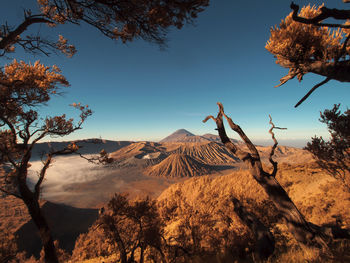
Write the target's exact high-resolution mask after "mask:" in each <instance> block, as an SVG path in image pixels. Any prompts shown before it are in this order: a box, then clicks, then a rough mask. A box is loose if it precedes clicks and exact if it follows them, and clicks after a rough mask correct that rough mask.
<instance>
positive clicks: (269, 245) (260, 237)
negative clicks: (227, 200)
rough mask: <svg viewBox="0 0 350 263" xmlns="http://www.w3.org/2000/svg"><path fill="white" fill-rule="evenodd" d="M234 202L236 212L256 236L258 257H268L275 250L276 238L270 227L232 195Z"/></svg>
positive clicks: (263, 258)
mask: <svg viewBox="0 0 350 263" xmlns="http://www.w3.org/2000/svg"><path fill="white" fill-rule="evenodd" d="M232 202H233V204H234V211H235V213H236V214H237V215H238V217H239V218H240V219H241V220H242V221H243V222H244V223H245V224H246V225H247V226H248V228H249V229H250V230H251V231H252V232H253V234H254V236H255V239H256V245H255V253H256V254H257V256H258V258H259V259H260V260H265V259H267V258H268V257H269V256H270V255H272V253H273V251H274V250H275V239H274V237H273V235H272V233H271V232H270V230H269V228H268V227H266V226H265V225H264V224H263V223H262V222H261V221H260V220H259V219H258V218H257V217H256V216H255V215H254V214H253V213H250V212H248V211H247V210H246V209H245V208H244V207H243V206H242V205H241V203H240V202H239V200H238V199H236V198H235V197H232Z"/></svg>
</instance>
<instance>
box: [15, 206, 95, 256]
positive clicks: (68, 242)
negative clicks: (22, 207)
mask: <svg viewBox="0 0 350 263" xmlns="http://www.w3.org/2000/svg"><path fill="white" fill-rule="evenodd" d="M42 210H43V213H44V215H45V217H46V219H47V221H48V224H49V226H50V228H51V231H52V234H53V238H54V239H55V240H58V241H59V244H60V247H61V248H63V249H64V250H66V251H68V252H69V253H71V252H72V250H73V248H74V243H75V240H76V239H77V237H78V236H79V235H80V234H81V233H85V232H87V231H88V228H89V227H90V226H91V225H92V224H93V223H94V222H95V221H96V219H97V217H98V210H97V209H83V208H75V207H72V206H67V205H61V204H55V203H51V202H48V201H47V202H45V203H44V205H43V206H42ZM15 234H16V236H17V244H18V248H19V250H20V251H26V252H27V254H28V255H32V254H33V255H34V256H35V257H39V255H40V251H41V247H42V245H41V240H40V238H39V235H38V230H37V228H36V226H35V225H34V223H33V221H32V220H30V221H28V222H27V223H26V224H24V225H23V226H22V227H21V228H20V229H18V230H17V231H16V233H15Z"/></svg>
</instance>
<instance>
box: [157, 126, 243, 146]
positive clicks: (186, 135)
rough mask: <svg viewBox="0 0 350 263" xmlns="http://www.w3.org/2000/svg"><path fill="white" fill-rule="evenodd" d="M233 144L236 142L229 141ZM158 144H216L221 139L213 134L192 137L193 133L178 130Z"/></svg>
mask: <svg viewBox="0 0 350 263" xmlns="http://www.w3.org/2000/svg"><path fill="white" fill-rule="evenodd" d="M231 140H232V141H233V142H235V143H237V142H238V140H235V139H231ZM159 142H160V143H167V142H218V143H221V139H220V137H219V136H218V135H214V134H210V133H207V134H204V135H194V134H193V133H191V132H189V131H187V130H185V129H179V130H177V131H175V132H174V133H172V134H170V135H169V136H167V137H165V138H164V139H162V140H160V141H159Z"/></svg>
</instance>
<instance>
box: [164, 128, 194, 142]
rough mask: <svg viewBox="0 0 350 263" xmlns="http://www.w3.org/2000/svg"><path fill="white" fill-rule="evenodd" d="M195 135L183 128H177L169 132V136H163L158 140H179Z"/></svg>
mask: <svg viewBox="0 0 350 263" xmlns="http://www.w3.org/2000/svg"><path fill="white" fill-rule="evenodd" d="M192 136H195V135H194V134H193V133H191V132H189V131H188V130H185V129H179V130H177V131H175V132H174V133H172V134H170V135H169V136H167V137H165V138H164V139H163V140H161V141H160V142H161V143H162V142H181V141H183V139H184V138H186V137H192Z"/></svg>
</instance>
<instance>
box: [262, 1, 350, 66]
mask: <svg viewBox="0 0 350 263" xmlns="http://www.w3.org/2000/svg"><path fill="white" fill-rule="evenodd" d="M322 7H323V5H321V6H318V7H316V6H310V5H308V6H306V7H303V8H302V9H301V11H300V16H302V17H305V18H313V17H316V16H317V15H319V14H320V13H321V8H322ZM292 13H293V12H291V13H290V14H289V15H288V16H287V17H286V18H285V19H284V20H282V21H281V23H280V25H279V27H277V26H275V27H273V28H271V30H270V33H271V36H270V38H269V40H268V41H267V43H266V46H265V48H266V49H267V50H268V51H269V52H271V53H272V54H273V55H275V56H276V58H277V60H276V63H278V64H280V65H281V66H284V67H291V66H292V65H294V66H296V65H297V64H303V63H310V62H312V61H324V62H326V61H331V60H332V59H335V58H336V57H337V55H338V53H339V50H340V49H341V47H342V44H341V41H342V40H343V38H344V35H345V34H347V30H346V29H338V30H331V29H329V28H327V27H319V26H314V25H308V24H303V23H299V22H296V21H294V20H293V18H292ZM288 65H289V66H288Z"/></svg>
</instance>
